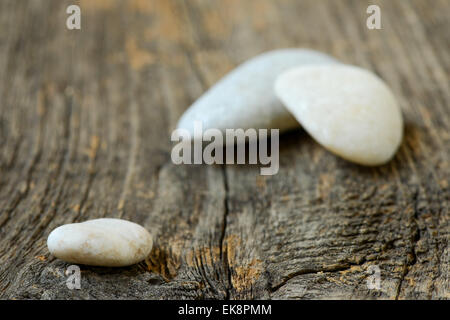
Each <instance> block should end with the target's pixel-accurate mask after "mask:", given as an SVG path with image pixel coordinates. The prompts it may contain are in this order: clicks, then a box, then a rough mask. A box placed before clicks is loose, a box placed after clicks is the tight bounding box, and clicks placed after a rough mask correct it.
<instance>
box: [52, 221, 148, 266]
mask: <svg viewBox="0 0 450 320" xmlns="http://www.w3.org/2000/svg"><path fill="white" fill-rule="evenodd" d="M152 245H153V241H152V237H151V235H150V233H149V232H148V231H147V230H146V229H144V228H143V227H141V226H140V225H138V224H136V223H133V222H130V221H126V220H122V219H107V218H105V219H95V220H89V221H86V222H82V223H72V224H66V225H62V226H60V227H58V228H56V229H55V230H53V231H52V232H51V233H50V235H49V236H48V239H47V246H48V250H49V251H50V253H51V254H53V255H54V256H55V257H57V258H59V259H61V260H64V261H66V262H70V263H76V264H85V265H91V266H104V267H123V266H129V265H132V264H135V263H137V262H139V261H142V260H144V259H145V258H146V257H147V256H148V255H149V253H150V251H151V249H152Z"/></svg>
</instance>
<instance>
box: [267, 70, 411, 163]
mask: <svg viewBox="0 0 450 320" xmlns="http://www.w3.org/2000/svg"><path fill="white" fill-rule="evenodd" d="M275 91H276V94H277V96H278V97H279V98H280V99H281V100H282V101H283V103H284V104H285V105H286V107H287V108H288V109H289V110H290V111H291V112H292V114H293V115H294V116H295V118H296V119H297V120H298V121H299V122H300V123H301V125H302V126H303V127H304V128H305V130H306V131H308V132H309V134H311V136H312V137H313V138H314V139H315V140H317V141H318V142H319V143H320V144H321V145H323V146H324V147H325V148H326V149H328V150H330V151H331V152H333V153H335V154H337V155H339V156H341V157H342V158H345V159H347V160H349V161H353V162H356V163H359V164H362V165H368V166H373V165H381V164H384V163H386V162H387V161H389V160H390V159H391V158H392V157H393V155H394V154H395V152H396V150H397V148H398V147H399V145H400V142H401V140H402V136H403V119H402V114H401V111H400V108H399V106H398V104H397V102H396V100H395V97H394V95H393V93H392V92H391V90H390V89H389V88H388V87H387V85H386V84H385V83H384V82H383V81H382V80H381V79H380V78H378V77H377V76H376V75H375V74H373V73H371V72H369V71H367V70H364V69H361V68H358V67H354V66H349V65H343V64H341V65H328V66H304V67H300V68H295V69H292V70H289V71H287V72H285V73H283V74H282V75H280V76H279V77H278V79H277V81H276V83H275Z"/></svg>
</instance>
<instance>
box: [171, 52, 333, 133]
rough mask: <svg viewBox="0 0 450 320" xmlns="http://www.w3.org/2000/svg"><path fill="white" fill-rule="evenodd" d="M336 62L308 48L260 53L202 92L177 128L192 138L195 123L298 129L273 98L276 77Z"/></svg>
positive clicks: (206, 126)
mask: <svg viewBox="0 0 450 320" xmlns="http://www.w3.org/2000/svg"><path fill="white" fill-rule="evenodd" d="M324 63H326V64H330V63H337V61H336V60H334V59H333V58H331V57H330V56H328V55H326V54H323V53H320V52H317V51H313V50H308V49H279V50H274V51H269V52H266V53H263V54H260V55H258V56H256V57H254V58H252V59H250V60H247V61H246V62H245V63H243V64H241V65H240V66H239V67H237V68H236V69H234V70H233V71H231V72H230V73H228V74H227V75H226V76H225V77H223V78H222V79H221V80H220V81H219V82H217V83H216V84H215V85H214V86H212V87H211V88H210V89H209V90H208V91H207V92H205V93H204V94H203V95H202V96H201V97H200V98H199V99H198V100H197V101H195V102H194V103H193V104H192V105H191V106H190V107H189V109H188V110H187V111H186V112H185V113H184V114H183V115H182V117H181V118H180V120H179V122H178V125H177V128H179V129H185V130H187V131H188V132H189V133H190V134H191V138H193V139H197V138H200V139H201V137H195V136H194V129H193V128H194V122H195V121H200V122H201V123H202V126H203V130H207V129H211V128H216V129H219V130H222V132H225V129H239V128H242V129H244V130H246V129H249V128H254V129H280V131H283V130H288V129H291V128H295V127H298V126H299V124H298V122H297V121H296V120H295V118H294V117H293V116H292V115H291V114H290V113H289V112H288V111H287V110H286V109H285V107H284V106H283V105H282V103H281V102H280V101H279V100H278V98H277V97H276V96H275V93H274V90H273V84H274V82H275V79H276V77H277V76H278V75H279V74H281V73H282V72H283V71H285V70H288V69H289V68H292V67H295V66H299V65H305V64H324Z"/></svg>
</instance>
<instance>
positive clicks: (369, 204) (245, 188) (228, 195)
mask: <svg viewBox="0 0 450 320" xmlns="http://www.w3.org/2000/svg"><path fill="white" fill-rule="evenodd" d="M373 3H376V4H378V5H380V7H381V10H382V27H383V29H382V30H368V29H367V28H366V18H367V16H368V15H367V14H366V8H367V6H368V5H369V4H373ZM69 4H79V5H80V6H81V10H82V29H81V30H80V31H69V30H67V29H66V26H65V23H66V18H67V17H68V15H67V14H66V13H65V11H66V8H67V6H68V5H69ZM449 17H450V2H449V1H448V0H434V1H432V3H430V1H426V0H423V1H418V0H417V1H416V0H414V1H410V0H404V1H400V0H397V1H378V2H377V1H361V0H354V1H327V0H321V1H317V0H311V1H301V0H298V1H296V0H282V1H265V0H255V1H247V0H245V1H241V0H223V1H219V0H216V1H207V0H204V1H198V0H189V1H181V0H179V1H178V0H171V1H167V0H161V1H145V0H130V1H121V0H117V1H113V0H109V1H106V0H105V1H100V0H98V1H94V0H86V1H76V0H72V1H70V0H65V1H59V0H35V1H25V0H1V1H0V297H1V298H3V299H11V298H17V299H23V298H31V299H53V298H83V299H84V298H90V299H97V298H114V299H115V298H133V299H134V298H136V299H171V298H219V299H241V298H249V299H252V298H261V299H266V298H272V299H310V298H319V299H322V298H351V299H373V298H375V299H416V298H418V299H448V298H450V294H449V247H448V240H449V234H450V231H449V208H448V203H449V195H450V194H449V180H450V170H449V159H450V155H449V149H450V124H449V113H450V104H449V102H450V95H449V92H450V90H449V83H450V82H449V74H450V53H449V52H450V48H449V44H450V32H449V30H450V22H449V19H450V18H449ZM285 47H308V48H313V49H317V50H321V51H324V52H326V53H329V54H332V55H334V56H335V57H337V58H338V59H340V60H341V61H343V62H346V63H351V64H355V65H359V66H362V67H366V68H368V69H370V70H373V71H374V72H376V73H377V74H379V75H380V76H381V77H382V78H384V79H385V81H386V82H387V83H388V84H389V85H390V86H391V87H392V89H393V91H394V92H395V94H396V95H397V97H398V99H399V102H400V104H401V108H402V110H403V114H404V118H405V121H406V128H405V134H404V140H403V144H402V146H401V148H400V150H399V151H398V153H397V155H396V157H395V158H394V159H393V161H391V162H390V163H389V164H387V165H385V166H382V167H378V168H364V167H360V166H357V165H353V164H351V163H348V162H346V161H344V160H341V159H339V158H337V157H335V156H333V155H332V154H330V153H328V152H326V151H325V150H324V149H323V148H322V147H320V146H319V145H318V144H317V143H315V142H314V141H313V140H312V139H311V138H310V137H309V136H308V135H307V134H306V133H305V132H304V131H302V130H301V129H299V130H297V131H293V132H291V133H288V134H284V135H282V136H281V137H280V160H281V163H280V171H279V173H278V174H277V175H275V176H270V177H263V176H260V175H259V168H258V166H194V165H191V166H186V165H182V166H175V165H173V164H172V162H171V160H170V151H171V147H172V144H171V142H170V133H171V131H172V130H173V129H174V127H175V124H176V121H177V120H178V118H179V117H180V115H181V114H182V113H183V111H184V110H185V109H186V108H187V107H188V106H189V105H190V104H191V103H192V102H193V101H194V100H195V99H196V98H198V97H199V96H200V95H201V94H202V93H203V92H204V91H205V90H206V89H207V88H208V87H209V86H211V85H212V84H213V83H215V81H217V80H218V79H220V78H221V77H222V76H223V75H224V74H225V73H226V72H228V71H229V70H231V69H232V68H234V67H235V66H237V65H238V64H239V63H241V62H242V61H244V60H246V59H248V58H250V57H252V56H254V55H256V54H258V53H261V52H264V51H266V50H271V49H275V48H285ZM99 217H121V218H125V219H129V220H132V221H135V222H137V223H140V224H142V225H144V226H145V227H146V228H148V230H150V231H151V232H152V233H153V235H154V239H155V246H154V249H153V251H152V253H151V256H150V257H149V259H148V260H147V262H142V263H140V264H138V265H135V266H132V267H128V268H117V269H114V268H91V267H84V266H82V267H81V270H82V281H81V285H82V288H81V290H69V289H68V288H67V287H66V284H65V281H66V276H65V275H64V271H65V269H66V268H67V267H68V264H66V263H64V262H62V261H60V260H57V259H55V258H54V257H52V256H51V255H50V254H49V252H48V250H47V248H46V238H47V236H48V234H49V232H50V231H51V230H52V229H53V228H55V227H57V226H59V225H61V224H64V223H71V222H78V221H83V220H86V219H91V218H99ZM370 266H378V267H379V268H380V270H381V289H380V290H369V289H368V288H367V285H366V280H367V277H368V275H369V274H368V273H367V271H368V269H369V267H370Z"/></svg>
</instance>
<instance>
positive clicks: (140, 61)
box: [125, 37, 156, 71]
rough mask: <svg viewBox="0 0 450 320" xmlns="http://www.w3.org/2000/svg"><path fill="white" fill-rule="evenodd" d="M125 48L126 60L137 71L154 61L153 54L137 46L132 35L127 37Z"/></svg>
mask: <svg viewBox="0 0 450 320" xmlns="http://www.w3.org/2000/svg"><path fill="white" fill-rule="evenodd" d="M125 50H126V52H127V57H128V62H129V63H130V65H131V67H132V68H133V69H134V70H136V71H139V70H141V69H142V68H144V67H146V66H148V65H150V64H153V63H154V62H155V61H156V57H155V56H154V55H153V54H151V53H149V52H147V51H145V50H143V49H141V48H139V47H138V45H137V42H136V38H134V37H130V38H128V39H127V41H126V44H125Z"/></svg>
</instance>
